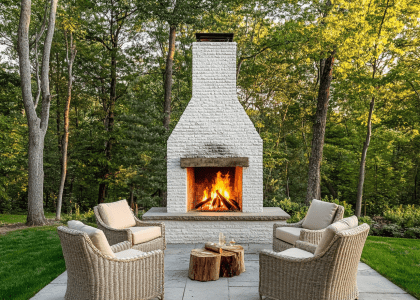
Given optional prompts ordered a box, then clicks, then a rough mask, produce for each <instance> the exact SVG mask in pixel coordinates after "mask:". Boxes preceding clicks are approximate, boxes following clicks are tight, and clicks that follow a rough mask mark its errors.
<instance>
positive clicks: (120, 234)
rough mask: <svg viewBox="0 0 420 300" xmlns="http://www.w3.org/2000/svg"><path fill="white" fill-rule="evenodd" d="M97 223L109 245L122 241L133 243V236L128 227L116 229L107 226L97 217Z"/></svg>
mask: <svg viewBox="0 0 420 300" xmlns="http://www.w3.org/2000/svg"><path fill="white" fill-rule="evenodd" d="M96 223H97V225H98V229H101V230H102V231H103V232H104V233H105V236H106V238H107V240H108V242H109V244H110V245H115V244H118V243H121V242H124V241H128V242H130V244H132V243H133V240H132V239H133V238H132V234H131V231H130V229H126V228H124V229H116V228H112V227H109V226H108V225H106V224H105V223H103V222H101V221H99V220H98V219H97V222H96Z"/></svg>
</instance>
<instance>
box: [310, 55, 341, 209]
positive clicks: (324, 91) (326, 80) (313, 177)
mask: <svg viewBox="0 0 420 300" xmlns="http://www.w3.org/2000/svg"><path fill="white" fill-rule="evenodd" d="M334 55H335V50H334V51H333V52H332V53H331V54H330V56H329V57H328V58H326V59H322V60H321V78H320V83H319V90H318V104H317V109H316V116H315V122H314V125H313V138H312V150H311V157H310V159H309V170H308V187H307V190H306V201H305V203H306V205H309V203H310V201H312V200H313V199H320V198H321V162H322V152H323V150H324V137H325V126H326V123H327V112H328V104H329V100H330V86H331V81H332V72H333V65H334Z"/></svg>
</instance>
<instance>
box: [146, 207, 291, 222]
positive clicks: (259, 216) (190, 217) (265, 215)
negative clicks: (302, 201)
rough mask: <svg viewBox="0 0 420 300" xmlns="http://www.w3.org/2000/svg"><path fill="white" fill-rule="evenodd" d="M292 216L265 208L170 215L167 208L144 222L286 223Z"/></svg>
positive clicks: (150, 214) (149, 213) (152, 211)
mask: <svg viewBox="0 0 420 300" xmlns="http://www.w3.org/2000/svg"><path fill="white" fill-rule="evenodd" d="M289 218H290V215H289V214H288V213H286V212H285V211H284V210H282V209H281V208H279V207H264V208H263V211H262V212H259V213H244V212H200V211H191V212H187V213H168V212H167V211H166V207H152V208H151V209H149V210H148V211H147V212H146V213H145V214H144V215H143V221H152V220H171V221H286V220H287V219H289Z"/></svg>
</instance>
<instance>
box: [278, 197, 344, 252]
mask: <svg viewBox="0 0 420 300" xmlns="http://www.w3.org/2000/svg"><path fill="white" fill-rule="evenodd" d="M343 215H344V207H343V206H341V205H338V207H337V210H336V212H335V216H334V219H333V221H332V223H335V222H337V221H340V220H341V219H343ZM304 221H305V218H303V219H302V220H300V221H299V222H297V223H275V224H274V225H273V251H276V252H279V251H284V250H286V249H289V248H293V247H294V244H291V243H288V242H286V241H283V240H281V239H279V238H277V237H276V230H277V228H278V227H295V228H302V229H301V230H300V234H299V240H300V241H305V242H309V243H311V244H314V245H318V243H319V241H320V240H321V238H322V234H323V233H324V231H325V228H324V229H320V230H309V229H305V228H303V227H302V224H303V222H304Z"/></svg>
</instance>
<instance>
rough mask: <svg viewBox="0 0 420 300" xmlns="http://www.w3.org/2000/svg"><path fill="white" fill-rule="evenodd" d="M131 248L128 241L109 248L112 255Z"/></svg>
mask: <svg viewBox="0 0 420 300" xmlns="http://www.w3.org/2000/svg"><path fill="white" fill-rule="evenodd" d="M130 248H131V243H130V242H129V241H125V242H121V243H118V244H115V245H112V246H111V250H112V252H114V253H118V252H121V251H124V250H128V249H130Z"/></svg>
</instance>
